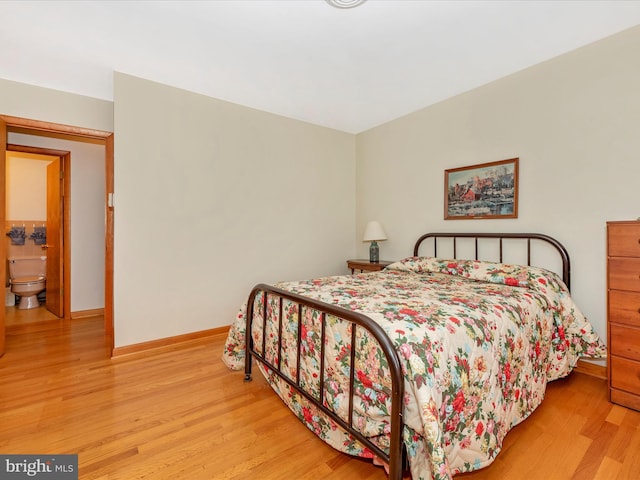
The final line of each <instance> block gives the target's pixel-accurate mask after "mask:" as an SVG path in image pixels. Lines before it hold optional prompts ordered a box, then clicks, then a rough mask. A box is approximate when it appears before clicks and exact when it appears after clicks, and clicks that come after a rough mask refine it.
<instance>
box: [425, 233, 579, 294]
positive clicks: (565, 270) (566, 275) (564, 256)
mask: <svg viewBox="0 0 640 480" xmlns="http://www.w3.org/2000/svg"><path fill="white" fill-rule="evenodd" d="M439 238H448V239H451V240H452V241H453V256H454V258H457V256H456V253H457V252H456V247H457V242H456V240H457V239H458V238H473V239H474V241H475V260H479V258H478V240H479V239H481V238H493V239H497V240H498V242H499V247H500V260H499V261H500V262H502V255H503V248H502V247H503V240H504V239H509V238H515V239H518V238H519V239H525V240H527V265H531V240H540V241H543V242H546V243H548V244H550V245H551V246H553V248H555V250H556V252H557V253H558V255H559V256H560V259H561V260H562V280H563V281H564V283H565V285H566V286H567V288H568V289H569V290H571V284H570V282H571V261H570V260H569V253H568V252H567V249H566V248H565V247H564V245H562V244H561V243H560V242H559V241H558V240H556V239H555V238H553V237H550V236H549V235H544V234H541V233H439V232H438V233H425V234H424V235H422V236H421V237H420V238H418V240H417V241H416V244H415V247H413V255H414V256H415V257H417V256H418V252H419V250H420V245H421V244H422V242H423V241H424V240H427V239H433V251H434V256H435V257H437V256H438V239H439Z"/></svg>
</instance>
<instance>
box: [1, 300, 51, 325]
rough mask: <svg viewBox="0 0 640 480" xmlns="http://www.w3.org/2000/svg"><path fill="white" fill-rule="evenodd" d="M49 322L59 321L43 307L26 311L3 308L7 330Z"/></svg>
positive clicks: (15, 308)
mask: <svg viewBox="0 0 640 480" xmlns="http://www.w3.org/2000/svg"><path fill="white" fill-rule="evenodd" d="M51 320H60V319H59V318H58V317H56V316H55V315H54V314H53V313H51V312H50V311H49V310H47V308H46V307H45V306H44V305H40V306H39V307H38V308H30V309H28V310H20V309H18V308H17V307H5V325H6V327H7V329H10V328H11V327H18V328H19V327H20V326H24V325H29V324H34V323H41V322H47V321H51Z"/></svg>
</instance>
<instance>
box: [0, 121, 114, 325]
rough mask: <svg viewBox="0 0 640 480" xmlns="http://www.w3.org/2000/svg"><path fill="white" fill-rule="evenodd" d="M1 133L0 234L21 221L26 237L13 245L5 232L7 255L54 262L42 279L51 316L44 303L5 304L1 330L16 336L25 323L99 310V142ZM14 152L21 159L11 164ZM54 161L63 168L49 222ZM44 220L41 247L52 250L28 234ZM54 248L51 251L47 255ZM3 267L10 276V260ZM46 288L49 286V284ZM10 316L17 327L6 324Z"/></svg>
mask: <svg viewBox="0 0 640 480" xmlns="http://www.w3.org/2000/svg"><path fill="white" fill-rule="evenodd" d="M7 137H8V138H7V153H6V158H5V160H6V164H7V167H6V169H5V177H6V182H5V184H6V191H5V200H6V211H5V215H6V217H5V218H6V222H5V234H6V233H9V232H10V231H11V228H12V227H13V226H14V225H15V226H16V227H22V226H23V225H24V227H25V237H26V238H25V242H24V245H11V239H10V237H9V236H8V235H5V242H6V243H5V247H6V258H10V257H12V256H13V255H20V256H23V255H24V256H31V255H34V256H38V255H43V251H44V252H45V253H44V254H45V255H47V264H49V265H50V266H51V267H53V266H54V265H52V262H51V261H50V259H51V258H55V259H57V262H56V264H55V266H56V270H57V271H58V272H59V278H57V279H56V278H53V281H51V279H50V278H49V276H47V279H46V285H47V289H46V291H47V296H48V297H51V296H52V294H55V295H54V298H55V299H56V300H58V299H59V300H60V305H58V307H59V309H57V311H58V312H59V313H57V315H54V314H52V313H51V312H49V311H48V310H47V308H46V307H45V306H44V302H42V303H43V306H42V307H40V308H33V309H29V310H19V309H17V308H16V307H15V306H5V316H6V326H7V331H9V332H11V331H13V332H15V333H19V332H20V331H22V327H23V326H24V327H25V328H30V327H29V326H28V325H27V324H31V323H33V322H36V323H38V324H40V323H41V322H42V321H43V320H44V321H50V320H53V321H55V323H56V324H57V323H58V320H59V319H60V318H63V319H64V320H65V321H70V320H74V319H81V318H87V317H90V316H95V315H102V314H103V312H104V291H105V281H104V279H105V241H104V239H105V193H104V192H105V185H106V180H105V171H106V169H105V148H104V146H103V145H101V144H99V143H97V142H88V141H80V140H75V139H71V138H58V137H57V136H55V135H48V134H30V133H27V132H25V131H9V132H8V134H7ZM38 154H40V155H38ZM15 157H18V158H19V160H18V161H14V160H13V158H15ZM10 158H11V159H10ZM58 159H60V160H61V165H60V167H61V169H62V170H64V176H63V180H62V182H61V183H62V184H63V185H62V186H61V189H63V190H64V192H61V194H62V193H64V195H63V196H62V197H63V198H62V200H61V203H62V206H61V208H60V209H59V210H60V219H59V221H54V222H52V217H49V219H48V220H49V221H48V222H47V213H46V210H47V199H46V196H47V195H46V194H47V190H48V188H47V186H46V185H47V178H46V171H47V169H48V168H49V167H50V166H51V162H53V161H56V160H58ZM14 163H16V164H17V165H18V167H16V166H15V165H14ZM16 168H17V169H18V170H16ZM20 169H22V172H21V173H22V174H23V175H22V176H21V178H20V177H19V178H18V180H19V181H16V180H15V178H14V177H15V174H16V173H17V172H18V173H20ZM49 169H50V168H49ZM50 170H51V169H50ZM52 181H53V179H49V182H52ZM49 193H51V191H49ZM45 222H46V223H48V225H47V231H46V244H47V245H49V246H50V248H46V249H45V250H43V249H42V246H39V245H35V242H34V240H33V239H29V236H30V235H31V234H32V232H33V231H34V228H35V227H41V226H42V224H43V223H45ZM55 225H58V226H59V227H60V231H58V232H56V231H55V230H50V228H52V226H55ZM53 238H60V241H58V242H53V241H52V239H53ZM56 249H57V251H58V253H57V255H56V254H54V253H53V252H54V251H55V250H56ZM16 252H17V253H16ZM5 264H6V265H7V276H8V274H9V272H8V265H9V264H8V262H6V261H5ZM54 273H55V272H54ZM56 280H57V281H56ZM50 285H52V286H53V288H49V286H50ZM49 300H50V298H48V299H47V304H48V303H50V301H49ZM5 303H6V302H5ZM54 307H55V305H54ZM16 319H17V320H18V325H17V326H16V325H13V326H12V322H15V320H16Z"/></svg>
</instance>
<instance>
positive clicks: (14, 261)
mask: <svg viewBox="0 0 640 480" xmlns="http://www.w3.org/2000/svg"><path fill="white" fill-rule="evenodd" d="M8 260H9V282H10V283H11V291H12V292H13V293H15V294H16V295H19V296H20V303H19V304H18V308H19V309H28V308H38V307H39V306H40V302H39V301H38V294H39V293H40V292H42V291H43V290H44V289H45V286H46V275H47V257H45V256H40V257H10V258H9V259H8Z"/></svg>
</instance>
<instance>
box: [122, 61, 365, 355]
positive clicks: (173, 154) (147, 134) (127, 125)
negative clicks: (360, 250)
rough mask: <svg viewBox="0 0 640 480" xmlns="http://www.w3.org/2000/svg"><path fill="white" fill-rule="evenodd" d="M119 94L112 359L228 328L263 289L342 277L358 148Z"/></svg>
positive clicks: (262, 121) (176, 96) (170, 93)
mask: <svg viewBox="0 0 640 480" xmlns="http://www.w3.org/2000/svg"><path fill="white" fill-rule="evenodd" d="M114 85H115V95H114V104H115V139H116V141H115V247H114V248H115V265H114V271H115V282H114V283H115V285H114V303H115V305H114V310H115V311H114V317H115V334H116V339H115V343H116V346H121V345H129V344H133V343H139V342H143V341H147V340H151V339H155V338H162V337H169V336H173V335H179V334H182V333H187V332H193V331H198V330H204V329H208V328H213V327H219V326H224V325H229V324H230V323H231V322H232V321H233V319H234V317H235V315H236V313H237V311H238V308H239V307H240V304H241V303H242V302H243V301H244V300H245V299H246V297H247V295H248V293H249V290H250V289H251V287H253V286H254V285H255V284H257V283H259V282H267V283H269V282H276V281H278V280H287V279H296V278H311V277H314V276H319V275H329V274H336V273H344V272H346V266H345V260H346V259H347V258H348V257H349V256H351V255H353V253H354V251H355V245H354V241H353V239H354V236H355V222H354V219H355V196H354V185H355V137H354V136H353V135H351V134H346V133H342V132H338V131H335V130H330V129H327V128H322V127H318V126H314V125H310V124H306V123H303V122H300V121H296V120H291V119H287V118H284V117H280V116H277V115H272V114H268V113H265V112H261V111H257V110H253V109H250V108H246V107H241V106H239V105H235V104H231V103H228V102H223V101H220V100H216V99H213V98H209V97H204V96H202V95H197V94H194V93H190V92H186V91H183V90H178V89H176V88H171V87H167V86H165V85H160V84H157V83H154V82H149V81H146V80H142V79H139V78H136V77H131V76H128V75H124V74H120V73H116V75H115V78H114Z"/></svg>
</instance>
